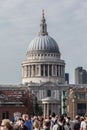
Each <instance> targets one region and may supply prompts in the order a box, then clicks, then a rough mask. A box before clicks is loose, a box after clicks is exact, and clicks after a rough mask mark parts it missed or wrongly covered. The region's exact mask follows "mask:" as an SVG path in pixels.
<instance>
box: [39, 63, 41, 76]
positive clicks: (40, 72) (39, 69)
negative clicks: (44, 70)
mask: <svg viewBox="0 0 87 130" xmlns="http://www.w3.org/2000/svg"><path fill="white" fill-rule="evenodd" d="M39 76H41V65H39Z"/></svg>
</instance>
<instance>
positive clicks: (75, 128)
mask: <svg viewBox="0 0 87 130" xmlns="http://www.w3.org/2000/svg"><path fill="white" fill-rule="evenodd" d="M72 129H73V130H80V116H79V115H76V116H75V121H74V123H73V126H72Z"/></svg>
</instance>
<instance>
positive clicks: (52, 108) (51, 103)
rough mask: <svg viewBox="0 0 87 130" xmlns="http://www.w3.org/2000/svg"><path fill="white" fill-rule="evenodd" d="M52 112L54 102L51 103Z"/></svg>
mask: <svg viewBox="0 0 87 130" xmlns="http://www.w3.org/2000/svg"><path fill="white" fill-rule="evenodd" d="M51 112H53V103H51Z"/></svg>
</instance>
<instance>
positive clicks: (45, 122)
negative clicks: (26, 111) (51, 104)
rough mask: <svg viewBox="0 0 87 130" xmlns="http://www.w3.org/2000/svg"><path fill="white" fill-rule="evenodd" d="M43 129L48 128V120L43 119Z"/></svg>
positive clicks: (48, 129)
mask: <svg viewBox="0 0 87 130" xmlns="http://www.w3.org/2000/svg"><path fill="white" fill-rule="evenodd" d="M43 130H50V120H49V119H45V120H44V122H43Z"/></svg>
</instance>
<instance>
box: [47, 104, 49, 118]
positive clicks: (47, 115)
mask: <svg viewBox="0 0 87 130" xmlns="http://www.w3.org/2000/svg"><path fill="white" fill-rule="evenodd" d="M47 116H49V104H47Z"/></svg>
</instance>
